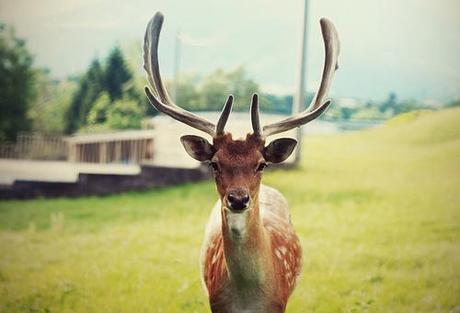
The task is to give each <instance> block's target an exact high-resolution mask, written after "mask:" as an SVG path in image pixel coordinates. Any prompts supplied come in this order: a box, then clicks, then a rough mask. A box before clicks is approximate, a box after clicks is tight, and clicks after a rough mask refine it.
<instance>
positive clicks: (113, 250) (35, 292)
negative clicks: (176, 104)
mask: <svg viewBox="0 0 460 313" xmlns="http://www.w3.org/2000/svg"><path fill="white" fill-rule="evenodd" d="M459 120H460V110H459V109H451V110H444V111H440V112H436V113H425V114H420V115H417V116H406V117H404V116H403V117H400V118H399V119H398V120H397V121H395V122H392V123H389V124H388V125H386V126H383V127H379V128H377V129H374V130H370V131H365V132H359V133H351V134H344V135H333V136H330V135H328V136H315V137H307V138H305V140H304V144H305V145H304V149H303V151H304V155H303V161H302V164H301V166H300V167H299V168H298V169H295V170H288V171H281V170H274V171H268V172H267V173H266V175H265V177H264V183H265V184H268V185H272V186H274V187H276V188H278V189H279V190H280V191H282V192H283V193H284V195H285V196H286V198H287V199H288V200H289V202H290V206H291V208H292V209H291V212H292V220H293V223H294V225H295V227H296V229H297V231H298V233H299V236H300V237H301V241H302V245H303V248H304V254H305V255H304V265H303V274H302V276H301V279H300V281H299V283H298V286H297V289H296V291H295V292H294V294H293V296H292V297H291V300H290V303H289V305H288V312H460V297H459V295H460V175H459V174H460V162H459V160H460V123H458V121H459ZM215 199H216V195H215V191H214V186H213V184H212V183H211V182H205V183H199V184H190V185H184V186H180V187H174V188H168V189H158V190H150V191H146V192H131V193H124V194H120V195H114V196H109V197H87V198H80V199H54V200H32V201H5V202H1V203H0V251H1V256H0V310H1V312H168V313H169V312H206V311H208V305H207V299H206V297H205V293H204V291H203V290H202V287H201V283H200V278H199V266H198V260H199V250H200V244H201V240H202V237H203V229H204V225H205V223H206V219H207V216H208V214H209V212H210V208H211V206H212V205H213V203H214V201H215Z"/></svg>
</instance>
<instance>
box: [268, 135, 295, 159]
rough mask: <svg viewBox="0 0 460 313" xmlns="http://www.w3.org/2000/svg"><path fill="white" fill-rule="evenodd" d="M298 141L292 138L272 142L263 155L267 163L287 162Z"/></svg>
mask: <svg viewBox="0 0 460 313" xmlns="http://www.w3.org/2000/svg"><path fill="white" fill-rule="evenodd" d="M296 144H297V141H296V140H295V139H292V138H280V139H276V140H273V141H272V142H270V144H269V145H268V146H266V147H265V148H264V151H263V155H264V158H265V160H266V161H268V162H272V163H280V162H283V161H284V160H286V159H287V158H288V157H289V156H290V155H291V153H292V151H294V148H295V145H296Z"/></svg>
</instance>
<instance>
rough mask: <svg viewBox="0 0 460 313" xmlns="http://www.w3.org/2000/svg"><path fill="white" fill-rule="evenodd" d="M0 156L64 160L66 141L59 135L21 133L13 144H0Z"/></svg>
mask: <svg viewBox="0 0 460 313" xmlns="http://www.w3.org/2000/svg"><path fill="white" fill-rule="evenodd" d="M0 158H3V159H26V160H65V159H66V158H67V143H66V142H65V141H64V139H63V137H61V136H53V135H42V134H31V133H21V134H19V135H18V137H17V141H16V143H15V144H11V143H7V144H0Z"/></svg>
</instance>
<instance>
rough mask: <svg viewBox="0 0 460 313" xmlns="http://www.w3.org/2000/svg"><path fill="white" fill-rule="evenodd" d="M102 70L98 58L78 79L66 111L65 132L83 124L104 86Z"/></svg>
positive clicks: (72, 130)
mask: <svg viewBox="0 0 460 313" xmlns="http://www.w3.org/2000/svg"><path fill="white" fill-rule="evenodd" d="M104 79H105V77H104V70H103V68H102V66H101V64H100V63H99V61H98V60H93V62H92V63H91V65H90V67H89V69H88V71H87V72H86V74H85V75H83V77H82V78H81V79H80V83H79V87H78V90H77V92H76V93H75V94H74V96H73V98H72V102H71V103H70V107H69V110H68V111H67V116H66V118H67V123H68V124H67V128H66V132H67V133H72V132H74V131H76V130H77V129H78V128H80V127H82V126H84V125H85V124H86V121H87V116H88V114H89V112H90V111H91V108H92V106H93V105H94V102H95V101H96V99H97V98H98V97H99V95H100V94H101V92H102V91H103V90H104V88H105V82H104Z"/></svg>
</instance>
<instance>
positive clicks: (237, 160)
mask: <svg viewBox="0 0 460 313" xmlns="http://www.w3.org/2000/svg"><path fill="white" fill-rule="evenodd" d="M162 24H163V15H162V14H161V13H160V12H158V13H157V14H156V15H155V16H154V17H153V18H152V19H151V20H150V22H149V24H148V26H147V30H146V33H145V38H144V69H145V70H146V72H147V74H148V80H149V83H150V86H151V88H149V87H145V93H146V95H147V97H148V99H149V100H150V102H151V104H152V105H153V106H154V107H155V108H156V109H157V110H158V111H160V112H163V113H165V114H167V115H169V116H171V117H172V118H174V119H176V120H178V121H180V122H182V123H185V124H187V125H189V126H191V127H194V128H196V129H199V130H201V131H203V132H205V133H207V134H209V135H210V136H211V137H212V142H209V141H208V140H207V139H205V138H203V137H199V136H192V135H188V136H183V137H181V142H182V144H183V146H184V148H185V150H186V151H187V153H188V154H189V155H190V156H191V157H192V158H194V159H196V160H198V161H201V162H208V163H209V166H210V167H211V168H212V170H213V172H214V176H215V181H216V185H217V190H218V192H219V195H220V198H221V201H222V203H223V204H224V207H225V208H226V209H228V210H230V211H232V212H235V213H236V212H242V211H245V210H246V209H248V208H250V207H251V201H254V200H256V199H257V197H258V191H259V187H260V181H261V177H262V172H263V170H264V168H265V167H266V166H267V164H269V163H280V162H283V161H284V160H286V159H287V158H288V157H289V155H290V154H291V153H292V151H293V150H294V148H295V145H296V143H297V142H296V140H294V139H291V138H281V139H276V140H274V141H272V142H270V143H269V144H268V145H267V144H266V138H267V137H268V136H270V135H273V134H277V133H281V132H284V131H287V130H290V129H293V128H296V127H300V126H302V125H304V124H306V123H308V122H310V121H312V120H314V119H315V118H317V117H318V116H320V115H321V114H322V113H323V112H324V111H325V110H326V109H327V108H328V107H329V105H330V103H331V101H330V100H328V99H326V96H327V93H328V90H329V87H330V85H331V82H332V78H333V75H334V72H335V70H336V68H337V57H338V53H339V43H338V37H337V33H336V30H335V28H334V26H333V24H332V23H331V22H329V21H328V20H326V19H321V30H322V34H323V39H324V44H325V53H326V55H325V64H324V70H323V75H322V79H321V84H320V87H319V89H318V92H317V93H316V95H315V97H314V99H313V101H312V103H311V105H310V106H309V107H308V108H307V109H306V110H305V111H303V112H302V113H300V114H298V115H296V116H292V117H289V118H286V119H284V120H282V121H280V122H277V123H273V124H269V125H266V126H264V127H261V126H260V121H259V101H258V96H257V94H254V95H253V97H252V102H251V123H252V128H253V133H251V134H248V135H247V136H246V138H245V139H238V140H234V139H233V138H232V135H231V134H230V133H227V132H225V124H226V122H227V120H228V117H229V115H230V112H231V110H232V104H233V96H231V95H230V96H229V97H228V99H227V101H226V103H225V105H224V108H223V110H222V113H221V115H220V117H219V120H218V122H217V124H214V123H212V122H210V121H208V120H206V119H205V118H203V117H200V116H197V115H195V114H193V113H191V112H188V111H185V110H184V109H182V108H180V107H179V106H178V105H176V104H175V103H174V102H173V101H172V100H171V98H170V97H169V95H168V93H167V91H166V88H165V87H164V85H163V82H162V79H161V76H160V71H159V64H158V41H159V35H160V31H161V26H162Z"/></svg>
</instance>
